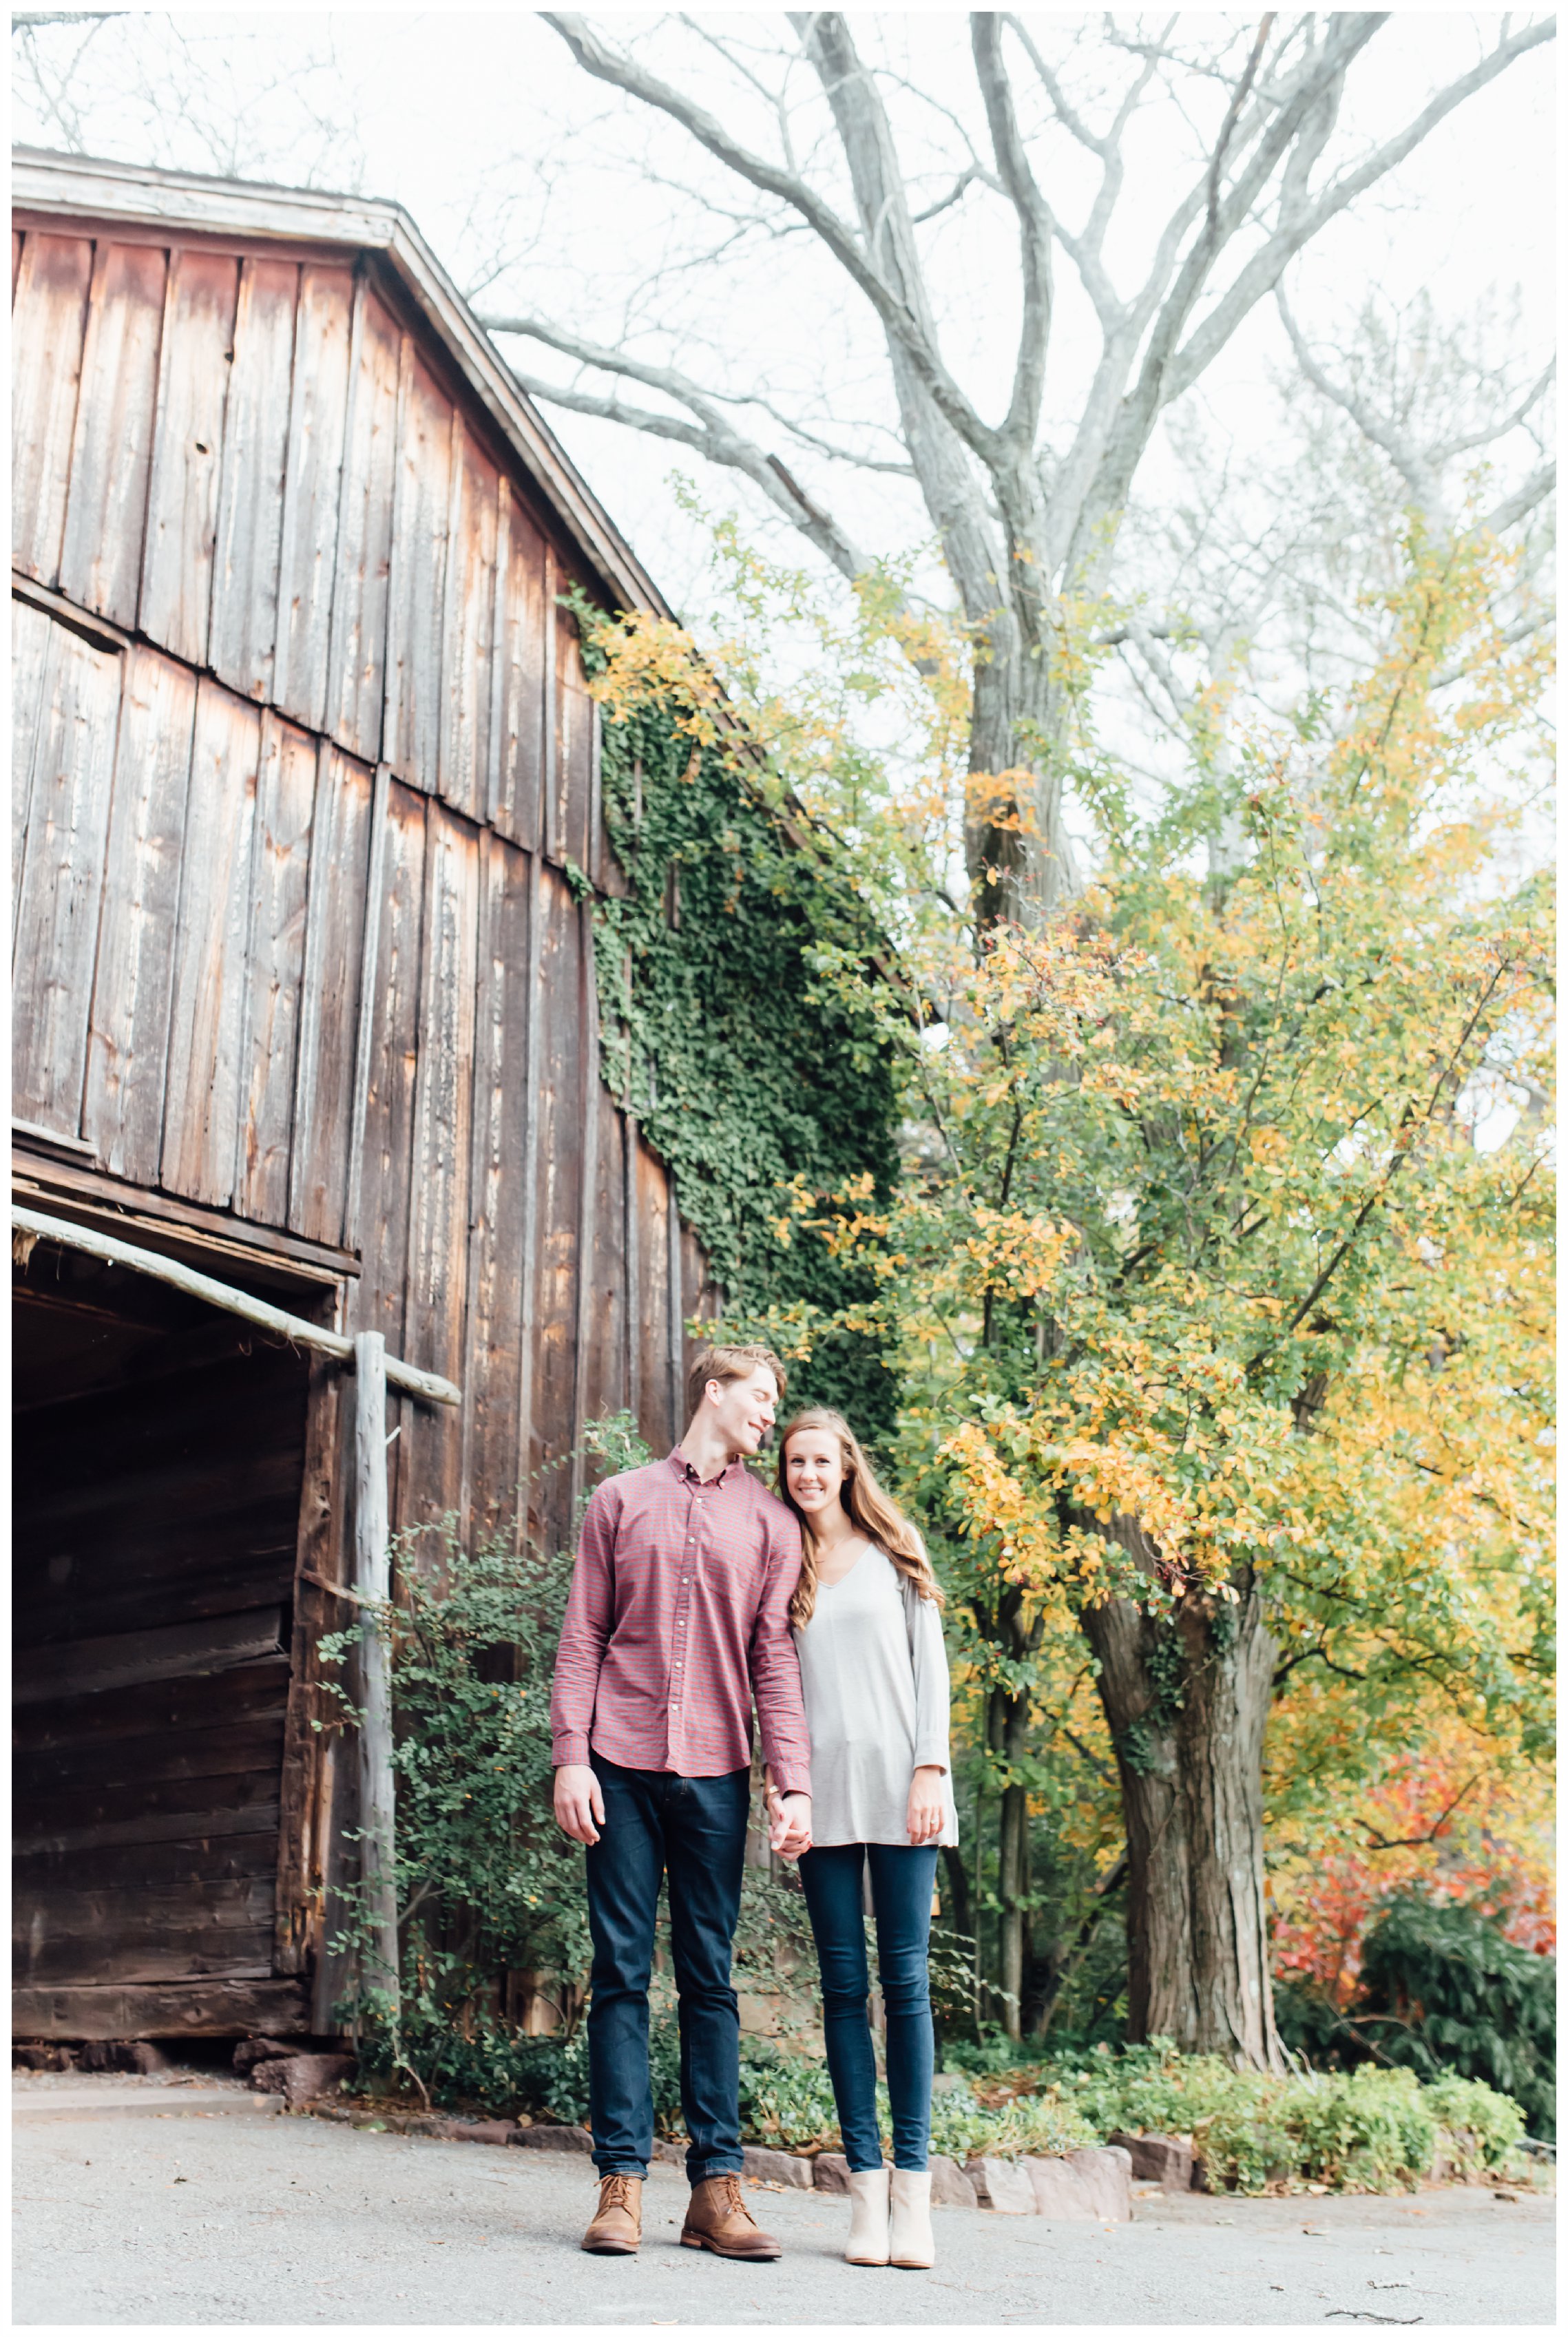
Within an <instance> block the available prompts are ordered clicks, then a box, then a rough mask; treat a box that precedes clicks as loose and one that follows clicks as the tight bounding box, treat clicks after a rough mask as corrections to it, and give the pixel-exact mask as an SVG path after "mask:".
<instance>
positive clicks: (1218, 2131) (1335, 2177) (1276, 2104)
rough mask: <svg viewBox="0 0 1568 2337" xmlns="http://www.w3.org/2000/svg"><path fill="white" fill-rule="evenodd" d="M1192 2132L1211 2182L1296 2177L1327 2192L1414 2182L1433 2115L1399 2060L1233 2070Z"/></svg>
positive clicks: (1431, 2136) (1253, 2183) (1254, 2188)
mask: <svg viewBox="0 0 1568 2337" xmlns="http://www.w3.org/2000/svg"><path fill="white" fill-rule="evenodd" d="M1193 2138H1194V2140H1195V2142H1196V2144H1197V2146H1198V2148H1199V2150H1200V2151H1201V2154H1202V2157H1203V2162H1204V2166H1205V2167H1206V2168H1207V2170H1208V2178H1209V2182H1210V2187H1211V2188H1216V2189H1218V2188H1221V2187H1222V2188H1224V2189H1226V2190H1230V2191H1241V2192H1250V2193H1255V2192H1259V2191H1261V2190H1263V2189H1264V2188H1265V2186H1266V2185H1268V2184H1269V2182H1270V2181H1273V2182H1275V2183H1286V2182H1290V2181H1292V2180H1304V2181H1307V2182H1317V2183H1322V2184H1325V2185H1327V2186H1328V2188H1329V2189H1330V2190H1333V2191H1389V2190H1395V2189H1397V2188H1400V2187H1409V2188H1413V2187H1414V2186H1415V2185H1416V2183H1417V2182H1418V2181H1419V2179H1420V2177H1421V2176H1423V2175H1424V2174H1426V2171H1427V2169H1428V2168H1429V2167H1430V2166H1431V2164H1432V2157H1433V2152H1434V2149H1435V2147H1436V2140H1437V2121H1436V2118H1435V2117H1433V2115H1432V2111H1431V2109H1430V2107H1429V2106H1428V2105H1427V2103H1426V2099H1425V2097H1424V2095H1423V2092H1422V2088H1421V2087H1420V2086H1419V2085H1418V2084H1417V2083H1416V2080H1415V2078H1412V2077H1411V2076H1410V2075H1409V2074H1408V2073H1407V2072H1406V2071H1405V2070H1403V2069H1371V2068H1367V2069H1357V2070H1355V2071H1353V2072H1352V2073H1351V2074H1350V2075H1349V2076H1347V2077H1306V2078H1266V2077H1260V2076H1247V2077H1243V2076H1240V2075H1238V2076H1237V2078H1236V2083H1235V2088H1234V2091H1233V2093H1232V2095H1231V2097H1230V2100H1229V2101H1228V2102H1227V2103H1226V2104H1225V2105H1224V2106H1223V2107H1220V2108H1219V2109H1217V2110H1215V2111H1214V2112H1213V2113H1212V2114H1211V2115H1210V2117H1207V2118H1204V2119H1201V2120H1200V2121H1199V2123H1198V2125H1197V2127H1195V2128H1194V2136H1193Z"/></svg>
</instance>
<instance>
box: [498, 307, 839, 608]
mask: <svg viewBox="0 0 1568 2337" xmlns="http://www.w3.org/2000/svg"><path fill="white" fill-rule="evenodd" d="M480 321H481V322H482V323H483V324H484V326H485V330H486V331H487V332H490V333H516V334H519V335H521V336H524V337H526V338H528V339H530V340H535V341H543V342H544V345H545V347H548V348H553V349H559V350H560V351H561V352H562V354H563V355H564V356H565V357H575V358H576V359H577V361H578V363H579V364H581V365H585V366H592V367H595V368H596V369H597V370H598V371H600V372H602V373H609V374H614V375H617V376H620V377H621V378H622V379H623V380H627V381H635V382H639V383H641V384H642V387H643V388H644V389H656V390H660V391H662V393H663V394H664V396H667V397H672V398H675V399H676V400H678V401H679V403H680V404H681V405H682V406H686V407H687V408H688V409H689V411H690V412H691V413H692V414H694V415H696V416H697V417H698V423H700V424H701V427H699V426H698V423H691V422H682V421H681V420H680V419H679V418H678V416H674V415H668V414H660V413H657V412H655V411H654V410H653V409H652V407H649V406H626V405H623V404H622V402H621V400H620V399H619V398H613V397H598V396H593V395H592V394H591V393H590V392H588V391H586V390H580V389H575V388H564V387H563V386H561V385H559V384H558V383H555V382H551V381H545V380H544V379H542V378H540V377H539V376H535V375H526V374H521V373H518V372H517V371H516V369H515V367H514V369H513V372H514V378H515V380H517V381H518V382H519V383H521V385H522V386H523V387H524V389H525V390H526V391H527V392H528V395H529V396H530V397H540V398H547V399H549V400H551V401H552V402H553V403H554V404H555V405H557V406H565V407H567V408H568V409H569V410H570V411H571V412H572V413H573V414H585V415H589V416H593V419H594V420H595V421H600V422H621V423H624V424H626V425H628V426H629V427H630V428H632V429H633V430H641V431H642V432H643V433H644V434H645V435H648V436H649V437H652V438H667V439H669V440H671V442H672V443H673V444H674V445H678V446H690V447H691V449H692V450H693V451H694V452H695V453H697V454H699V455H706V456H707V457H708V459H709V461H710V462H712V463H718V464H720V465H721V466H722V467H724V468H725V469H728V470H732V471H740V472H743V473H744V474H745V475H746V477H747V478H749V479H750V480H751V482H752V483H753V484H754V485H756V486H759V487H760V488H761V490H762V493H763V494H765V495H766V496H767V498H768V500H769V503H770V504H773V505H774V506H775V507H776V509H778V510H779V511H780V512H782V513H783V514H784V517H785V518H786V519H787V520H789V523H790V525H791V526H793V527H798V528H799V531H800V533H801V534H802V535H804V536H805V537H806V538H807V539H808V541H809V542H810V543H813V544H815V545H816V547H817V549H818V552H822V553H823V554H824V555H825V556H826V557H827V558H828V560H830V561H831V562H832V563H833V565H834V567H835V568H837V569H838V572H839V573H840V575H842V576H846V577H848V578H850V579H851V580H852V579H854V578H855V577H857V576H859V575H862V574H864V572H865V571H866V569H867V566H868V565H869V564H870V563H869V562H868V561H867V557H866V555H865V554H864V553H863V552H860V551H859V549H858V547H857V546H856V545H855V544H854V543H851V542H850V540H849V538H848V536H847V535H846V534H845V533H844V532H843V530H842V529H841V528H840V527H839V526H838V523H837V522H836V521H835V520H834V519H833V517H832V515H831V514H830V513H828V512H825V511H824V510H823V509H822V508H821V506H820V504H816V503H814V502H813V501H812V500H811V498H810V497H809V495H808V494H806V493H805V491H804V489H803V488H801V487H800V486H799V484H798V483H797V482H796V481H795V480H794V479H793V478H792V477H791V476H790V474H789V472H788V471H787V470H786V469H785V467H784V465H783V464H782V463H780V462H779V459H778V457H777V455H765V454H764V453H763V451H762V449H761V448H760V446H759V445H757V444H756V443H755V441H754V440H752V439H750V438H747V437H744V436H742V435H741V434H740V431H738V430H736V429H735V428H733V427H732V425H730V423H729V422H728V421H726V419H725V418H724V416H722V415H721V414H720V413H718V412H717V411H716V406H715V400H714V397H713V394H712V393H711V391H707V390H703V389H701V388H699V386H698V385H697V384H696V383H695V382H693V381H689V380H688V379H687V377H686V376H685V375H684V374H681V373H678V372H676V370H675V369H674V367H671V366H656V365H650V364H648V363H647V362H646V361H645V360H644V359H642V357H630V356H628V355H627V354H626V353H625V352H624V351H622V350H619V349H610V348H603V347H601V346H600V345H599V343H598V342H596V341H590V340H585V339H584V338H583V336H582V335H581V334H578V333H569V332H567V331H566V330H565V329H564V328H563V327H562V326H559V325H553V324H551V323H549V322H548V321H547V319H545V318H542V317H486V318H481V320H480Z"/></svg>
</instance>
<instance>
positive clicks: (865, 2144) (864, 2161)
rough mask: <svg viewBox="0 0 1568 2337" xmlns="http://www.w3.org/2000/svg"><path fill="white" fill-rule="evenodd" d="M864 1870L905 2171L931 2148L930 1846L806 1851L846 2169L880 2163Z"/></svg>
mask: <svg viewBox="0 0 1568 2337" xmlns="http://www.w3.org/2000/svg"><path fill="white" fill-rule="evenodd" d="M866 1865H869V1867H870V1869H871V1904H872V1907H873V1909H874V1910H875V1912H876V1917H877V1964H878V1966H879V1968H880V1972H881V1980H882V2008H883V2011H884V2013H885V2015H886V2017H887V2092H888V2096H889V2098H890V2099H891V2102H892V2105H893V2164H894V2166H902V2167H905V2168H907V2169H908V2170H909V2171H910V2172H911V2173H918V2172H919V2171H920V2170H921V2169H922V2168H923V2167H924V2166H925V2165H926V2154H927V2152H928V2151H929V2149H930V2146H931V2077H932V2071H933V2068H934V2067H935V2064H936V2043H935V2038H934V2035H933V2032H932V2028H931V1988H930V1978H929V1971H928V1966H927V1958H928V1955H929V1951H930V1943H931V1892H932V1888H933V1885H934V1884H935V1882H936V1844H935V1843H926V1844H923V1845H922V1846H921V1847H920V1848H918V1849H916V1847H915V1846H914V1845H913V1844H911V1845H910V1846H909V1847H908V1848H907V1849H903V1848H900V1847H899V1846H898V1845H897V1843H883V1842H850V1843H833V1844H832V1845H830V1846H829V1847H828V1849H825V1850H809V1851H807V1852H806V1853H805V1854H804V1856H803V1857H802V1858H801V1861H800V1882H801V1885H802V1887H803V1889H804V1891H805V1892H806V1905H807V1907H808V1909H809V1912H810V1916H811V1929H812V1931H813V1932H814V1934H815V1935H816V1940H817V1961H818V1964H819V1965H820V1966H821V1969H822V2027H823V2030H824V2032H825V2035H826V2038H827V2043H828V2076H829V2077H830V2078H832V2080H833V2099H834V2101H835V2102H836V2103H837V2104H838V2127H839V2131H840V2133H841V2134H842V2135H843V2137H844V2156H846V2158H847V2159H848V2162H849V2168H850V2172H851V2173H852V2174H855V2175H864V2174H867V2173H868V2172H869V2170H870V2169H871V2168H873V2167H877V2166H881V2164H882V2141H881V2137H880V2136H879V2135H878V2133H877V2057H876V2055H875V2053H874V2052H873V2051H872V2049H871V2025H870V2021H869V2019H868V2017H867V2002H868V1999H869V1997H870V1992H871V1975H870V1971H869V1970H868V1968H867V1961H866V1927H865V1920H864V1916H863V1914H862V1900H861V1882H860V1877H861V1872H862V1868H863V1867H864V1866H866Z"/></svg>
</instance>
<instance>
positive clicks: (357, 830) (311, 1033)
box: [289, 739, 376, 1243]
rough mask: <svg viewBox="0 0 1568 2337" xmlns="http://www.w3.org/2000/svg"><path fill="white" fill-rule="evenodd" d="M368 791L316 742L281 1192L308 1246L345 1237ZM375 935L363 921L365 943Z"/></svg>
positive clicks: (370, 781) (350, 768)
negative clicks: (288, 1148)
mask: <svg viewBox="0 0 1568 2337" xmlns="http://www.w3.org/2000/svg"><path fill="white" fill-rule="evenodd" d="M374 787H375V774H374V773H373V772H372V771H370V770H368V768H366V766H365V765H364V764H363V763H357V762H355V761H354V760H353V758H351V757H349V756H348V755H343V754H339V752H338V749H337V748H335V747H333V746H330V745H328V742H327V741H326V740H325V739H323V740H322V741H321V746H320V752H319V758H318V764H317V778H316V810H315V816H314V818H313V819H312V822H311V828H310V891H309V907H308V909H307V912H306V927H305V975H304V986H303V990H302V992H301V995H300V1002H299V1071H298V1073H297V1076H296V1080H295V1088H294V1142H293V1148H292V1153H291V1158H290V1168H289V1225H290V1226H291V1227H293V1229H294V1231H295V1232H296V1233H301V1234H304V1235H305V1236H306V1237H307V1238H308V1239H309V1240H311V1241H320V1242H333V1243H338V1242H343V1241H345V1240H346V1239H347V1232H346V1220H347V1213H348V1181H349V1149H350V1145H351V1143H352V1141H353V1130H352V1120H353V1109H354V1067H355V1032H356V1031H357V1029H358V1024H359V1020H360V1014H361V1010H362V1005H363V997H362V991H361V983H362V981H363V982H369V983H372V984H373V983H374V981H375V966H374V963H372V964H370V965H369V966H368V967H367V966H365V965H364V963H363V957H364V949H365V934H366V918H365V903H366V897H367V885H368V875H369V865H368V864H369V853H370V832H371V809H372V800H373V791H374ZM375 932H376V927H375V924H374V923H372V924H371V927H370V936H371V941H372V944H374V939H375Z"/></svg>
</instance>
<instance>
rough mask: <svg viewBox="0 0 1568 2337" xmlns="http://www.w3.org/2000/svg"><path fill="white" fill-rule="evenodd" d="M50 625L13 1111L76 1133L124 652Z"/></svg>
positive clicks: (19, 966) (22, 879)
mask: <svg viewBox="0 0 1568 2337" xmlns="http://www.w3.org/2000/svg"><path fill="white" fill-rule="evenodd" d="M50 634H51V640H50V643H49V649H48V654H47V657H46V659H45V661H44V692H43V704H42V709H41V717H42V719H40V721H39V724H38V729H37V737H36V743H35V746H34V754H33V770H32V785H31V788H30V790H29V795H28V801H27V814H26V818H27V826H26V833H25V836H24V837H23V839H22V851H21V856H20V859H19V862H18V864H17V867H16V875H15V885H16V894H15V904H16V905H15V943H14V948H13V955H12V968H11V980H12V1022H11V1032H12V1037H11V1087H12V1109H13V1110H15V1112H16V1114H17V1115H18V1117H19V1118H21V1119H23V1120H35V1121H37V1122H38V1124H39V1125H40V1126H41V1127H44V1128H53V1129H58V1130H59V1132H60V1133H61V1134H62V1135H68V1136H74V1135H75V1134H76V1133H77V1131H78V1129H79V1128H80V1126H81V1121H82V1090H83V1079H84V1076H85V1072H86V1064H87V1025H88V1021H89V1018H90V1016H91V1013H92V1002H93V961H94V959H95V957H96V955H97V949H98V910H99V903H100V901H101V899H102V896H103V863H104V856H105V852H106V848H107V846H108V840H109V811H110V803H111V798H112V796H113V773H114V746H115V738H116V735H117V732H118V728H119V721H120V688H121V680H122V662H123V660H122V658H121V657H120V655H119V653H118V652H117V651H114V650H99V649H94V648H93V647H92V646H91V644H90V643H88V642H87V641H84V640H83V639H82V638H81V636H80V635H79V634H77V633H72V632H67V631H66V630H65V628H64V626H63V625H52V626H51V627H50Z"/></svg>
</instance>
